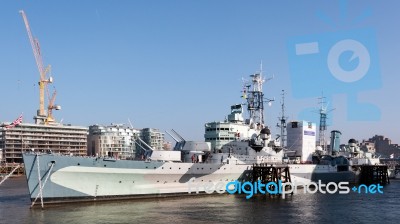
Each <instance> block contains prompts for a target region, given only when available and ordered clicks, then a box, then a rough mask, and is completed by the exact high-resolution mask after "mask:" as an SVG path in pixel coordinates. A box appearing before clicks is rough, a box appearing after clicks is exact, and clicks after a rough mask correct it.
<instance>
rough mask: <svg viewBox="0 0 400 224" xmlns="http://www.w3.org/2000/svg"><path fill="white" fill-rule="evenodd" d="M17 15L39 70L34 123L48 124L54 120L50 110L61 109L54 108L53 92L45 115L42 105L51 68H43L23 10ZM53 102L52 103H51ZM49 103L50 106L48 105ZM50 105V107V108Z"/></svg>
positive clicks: (36, 41)
mask: <svg viewBox="0 0 400 224" xmlns="http://www.w3.org/2000/svg"><path fill="white" fill-rule="evenodd" d="M19 13H21V15H22V18H23V19H24V23H25V27H26V31H27V33H28V37H29V42H30V43H31V46H32V50H33V55H34V56H35V61H36V65H37V67H38V70H39V75H40V80H39V110H38V111H37V116H36V117H35V120H36V123H37V124H39V123H45V124H48V123H50V122H54V118H53V116H52V112H51V111H52V109H57V110H58V109H61V107H60V106H54V99H55V95H56V92H54V94H53V97H52V99H49V101H50V102H49V106H48V111H47V115H46V113H45V109H44V108H45V105H44V91H45V89H46V87H47V84H48V83H52V82H53V78H52V77H49V78H48V79H47V78H46V76H47V73H49V72H50V69H51V66H50V65H49V66H47V67H46V69H45V68H44V66H43V59H42V55H41V52H40V45H39V40H38V39H37V38H34V37H33V36H32V32H31V28H30V26H29V22H28V19H27V18H26V14H25V12H24V11H23V10H20V11H19ZM52 101H53V102H52ZM50 103H51V104H50ZM50 105H51V107H50Z"/></svg>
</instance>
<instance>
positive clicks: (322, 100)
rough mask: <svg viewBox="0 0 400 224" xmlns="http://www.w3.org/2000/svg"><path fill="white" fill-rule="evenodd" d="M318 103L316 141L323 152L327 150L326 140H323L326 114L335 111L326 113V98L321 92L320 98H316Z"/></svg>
mask: <svg viewBox="0 0 400 224" xmlns="http://www.w3.org/2000/svg"><path fill="white" fill-rule="evenodd" d="M318 100H319V102H318V104H320V105H321V107H320V109H319V135H318V140H319V145H320V146H321V147H322V149H323V150H327V146H326V140H325V131H326V127H327V124H326V119H327V115H328V113H330V112H332V111H333V110H335V109H330V110H329V111H328V106H327V105H328V104H327V105H325V104H326V97H324V93H323V92H322V96H321V97H319V98H318Z"/></svg>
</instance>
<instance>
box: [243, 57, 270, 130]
mask: <svg viewBox="0 0 400 224" xmlns="http://www.w3.org/2000/svg"><path fill="white" fill-rule="evenodd" d="M250 77H251V83H252V85H246V86H245V87H246V88H247V95H246V98H247V110H248V112H249V115H250V124H249V125H250V128H257V129H262V126H263V125H264V93H263V92H262V87H263V84H264V82H266V81H268V80H270V79H272V78H268V79H267V80H265V79H264V77H263V75H262V63H261V65H260V72H258V73H255V74H253V75H250ZM250 87H252V89H251V90H250ZM271 101H273V100H271V99H266V102H268V103H270V102H271Z"/></svg>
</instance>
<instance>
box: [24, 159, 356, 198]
mask: <svg viewBox="0 0 400 224" xmlns="http://www.w3.org/2000/svg"><path fill="white" fill-rule="evenodd" d="M23 159H24V163H25V171H26V178H27V182H28V188H29V193H30V197H31V200H34V199H35V198H36V197H37V196H38V195H39V193H40V186H42V198H43V201H44V202H45V203H59V202H66V201H93V200H104V199H122V198H150V197H166V196H174V195H182V194H184V195H193V194H196V193H202V192H203V193H204V191H205V186H206V185H207V184H208V185H210V184H212V186H213V187H215V189H216V190H218V189H219V190H224V189H225V186H226V184H227V183H228V182H230V181H235V180H237V179H240V178H242V177H243V176H244V175H246V174H247V173H249V172H251V165H250V164H243V165H236V164H224V163H221V164H215V163H173V162H160V161H149V162H147V161H132V160H109V159H102V158H94V157H72V156H62V155H54V154H28V153H27V154H23ZM289 167H290V172H291V177H292V182H302V183H305V184H307V183H309V182H310V181H315V182H317V181H318V180H321V181H322V182H325V183H326V182H331V181H333V182H339V181H349V182H352V181H354V180H355V175H354V173H353V172H351V171H343V172H337V168H336V167H334V166H329V165H311V164H307V165H306V164H297V165H294V164H293V165H289ZM39 180H40V181H39ZM221 182H222V184H220V185H217V183H221ZM214 184H215V185H214ZM189 192H191V193H189Z"/></svg>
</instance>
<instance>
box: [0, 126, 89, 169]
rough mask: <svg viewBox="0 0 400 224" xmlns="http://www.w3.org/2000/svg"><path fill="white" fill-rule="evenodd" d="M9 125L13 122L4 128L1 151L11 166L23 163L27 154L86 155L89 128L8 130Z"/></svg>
mask: <svg viewBox="0 0 400 224" xmlns="http://www.w3.org/2000/svg"><path fill="white" fill-rule="evenodd" d="M8 125H10V123H9V122H5V123H1V124H0V149H1V152H2V153H3V155H2V157H3V160H4V161H5V162H7V163H22V152H25V151H35V152H53V153H60V154H64V155H76V156H85V155H86V151H87V130H88V129H87V128H86V127H81V126H72V125H63V124H53V125H44V124H28V123H21V124H18V125H17V126H15V127H12V128H7V126H8Z"/></svg>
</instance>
